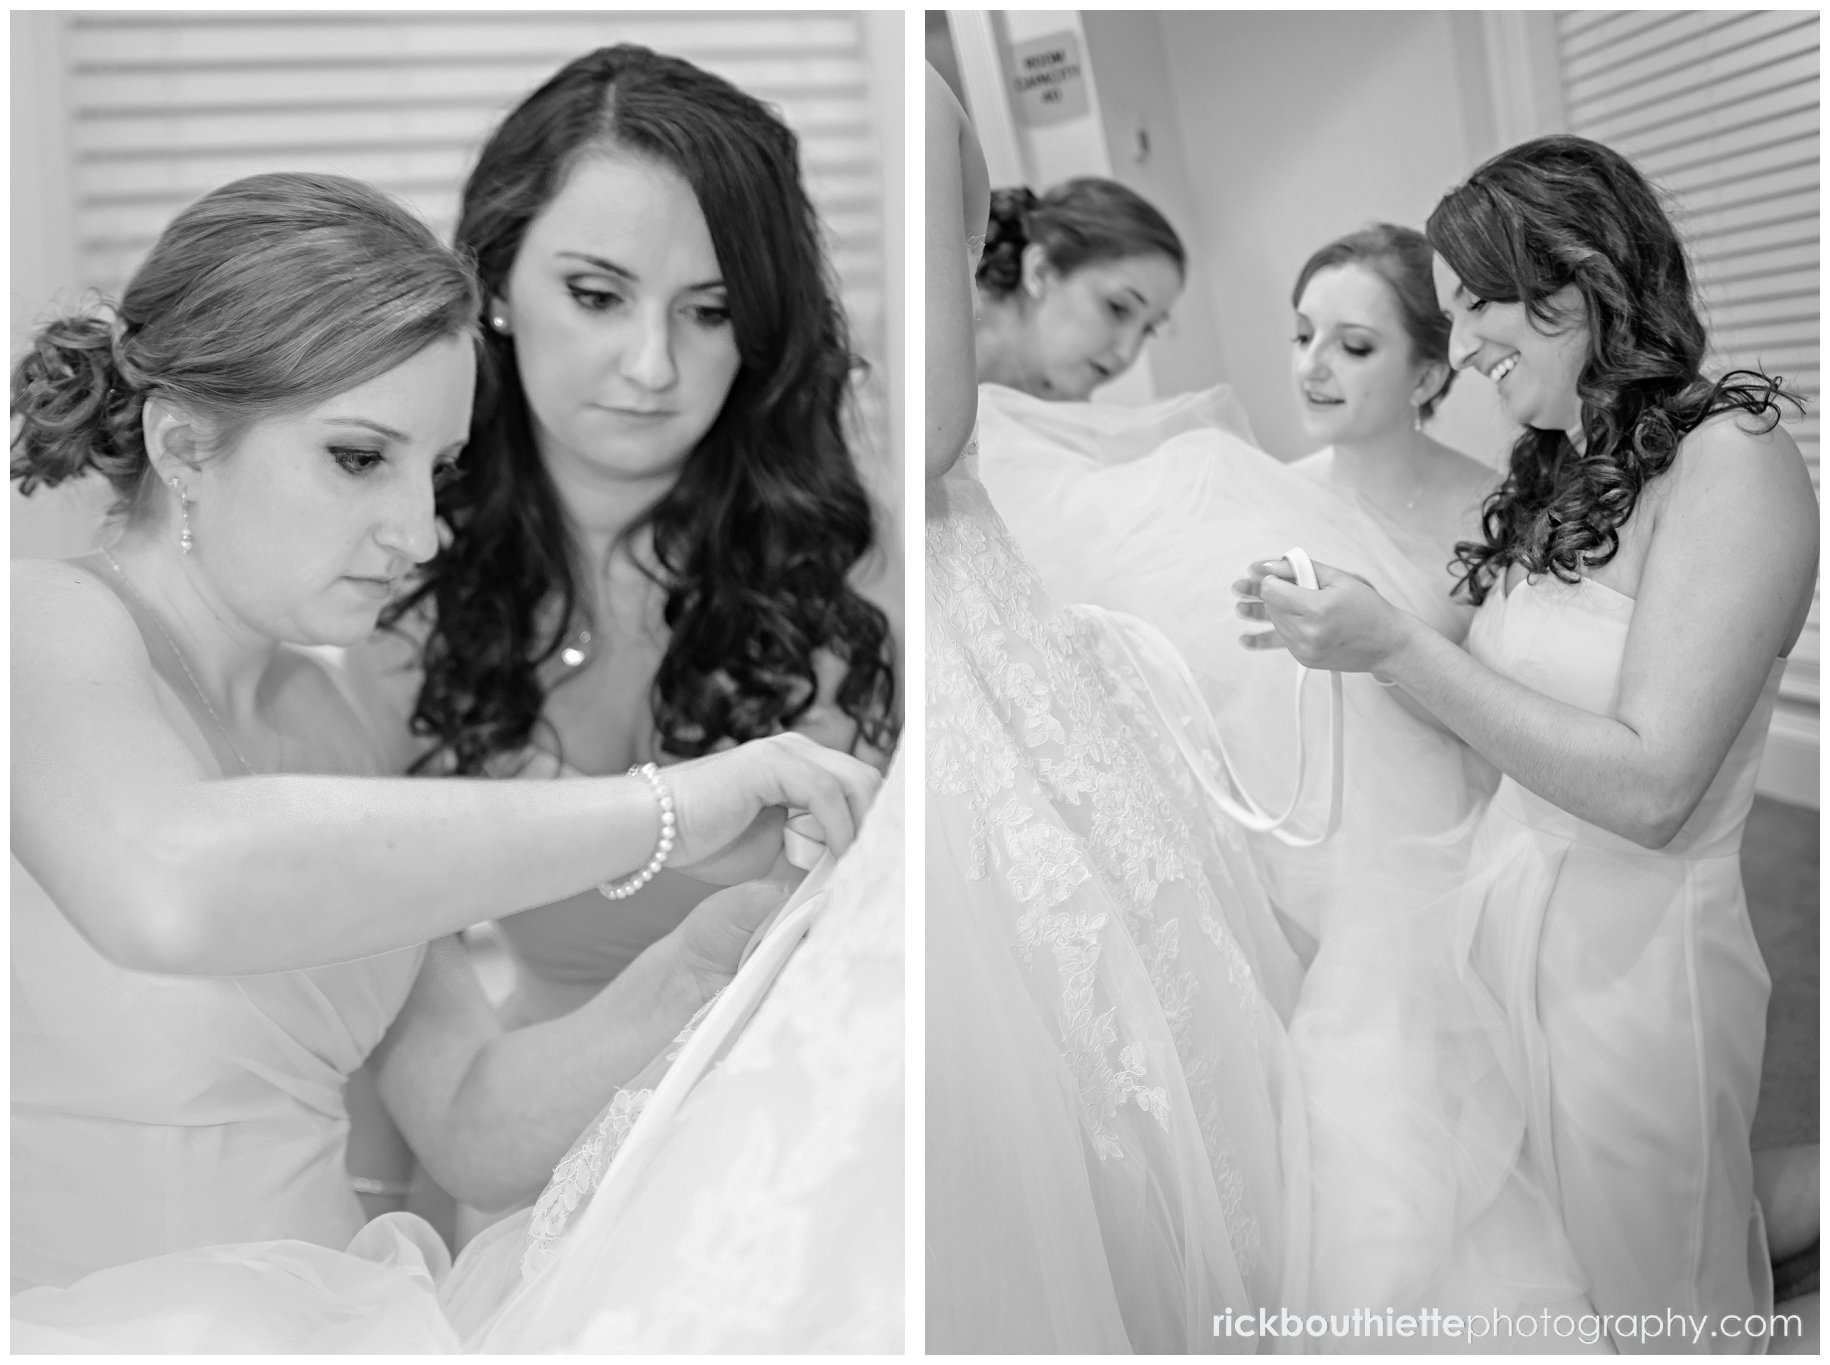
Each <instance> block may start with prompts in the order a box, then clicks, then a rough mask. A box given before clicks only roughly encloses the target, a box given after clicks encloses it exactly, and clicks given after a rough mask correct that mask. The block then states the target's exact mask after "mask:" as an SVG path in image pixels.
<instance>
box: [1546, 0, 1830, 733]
mask: <svg viewBox="0 0 1830 1365" xmlns="http://www.w3.org/2000/svg"><path fill="white" fill-rule="evenodd" d="M1556 29H1557V49H1558V60H1559V67H1560V75H1561V80H1562V89H1563V101H1564V113H1565V116H1566V118H1567V121H1568V127H1569V130H1570V131H1571V132H1573V133H1579V134H1581V135H1582V136H1584V137H1590V138H1594V139H1595V140H1596V141H1598V142H1604V143H1606V144H1607V145H1608V146H1610V147H1613V148H1615V149H1616V150H1618V151H1620V152H1622V153H1624V154H1625V155H1626V156H1628V157H1630V158H1631V159H1632V160H1633V162H1634V164H1635V165H1637V166H1638V167H1639V168H1640V169H1641V170H1642V171H1644V172H1645V173H1646V174H1647V175H1648V176H1649V177H1650V178H1651V179H1652V180H1653V182H1654V183H1655V184H1657V185H1658V186H1659V187H1660V188H1661V189H1662V190H1663V191H1664V192H1665V194H1666V196H1667V199H1668V202H1669V203H1670V206H1671V208H1672V210H1673V216H1674V218H1675V220H1676V222H1677V224H1678V227H1679V230H1680V231H1681V232H1682V233H1683V234H1684V238H1685V241H1686V245H1687V246H1688V248H1689V250H1690V256H1691V262H1692V264H1693V266H1694V268H1695V271H1696V277H1697V286H1698V292H1699V294H1700V297H1701V302H1702V307H1703V321H1704V324H1705V326H1706V327H1707V328H1708V329H1709V336H1710V348H1711V355H1710V361H1709V365H1710V372H1711V373H1719V372H1721V371H1723V370H1728V369H1735V368H1739V367H1747V368H1757V369H1762V370H1765V371H1766V372H1767V373H1769V374H1777V375H1782V376H1784V378H1785V379H1786V381H1787V383H1788V384H1790V385H1791V386H1792V387H1793V388H1794V389H1795V390H1796V391H1797V392H1798V393H1799V394H1801V395H1802V396H1803V397H1804V398H1805V400H1806V403H1807V412H1806V415H1805V416H1804V417H1803V418H1802V419H1789V420H1787V421H1786V423H1785V425H1786V428H1787V430H1789V431H1790V432H1791V433H1792V435H1793V437H1794V438H1795V439H1796V440H1797V441H1798V446H1799V449H1800V450H1801V451H1802V452H1803V453H1804V456H1805V459H1806V461H1807V462H1808V464H1809V465H1810V469H1811V480H1812V483H1813V484H1814V485H1816V484H1817V483H1818V435H1819V422H1820V416H1819V407H1820V403H1821V398H1822V386H1821V383H1820V376H1819V368H1818V288H1819V286H1818V129H1817V125H1818V92H1817V79H1818V18H1817V14H1816V13H1815V11H1809V10H1785V11H1772V12H1747V11H1713V10H1712V11H1687V12H1673V11H1652V10H1635V11H1628V12H1609V13H1601V12H1579V13H1562V14H1559V15H1558V16H1557V24H1556ZM1820 495H1821V489H1820ZM1819 652H1820V629H1819V604H1818V603H1817V602H1813V604H1812V608H1811V619H1810V622H1809V624H1808V625H1807V626H1806V627H1805V633H1804V635H1803V637H1802V638H1801V639H1800V640H1799V642H1798V645H1797V647H1796V648H1795V649H1794V650H1793V653H1792V662H1791V664H1790V665H1789V667H1788V668H1787V670H1786V675H1785V680H1784V682H1783V684H1782V685H1781V697H1782V706H1783V705H1785V704H1789V705H1790V707H1791V709H1792V710H1793V711H1794V712H1795V713H1802V712H1805V711H1808V712H1809V714H1810V718H1811V724H1812V726H1813V727H1815V724H1816V712H1817V709H1818V674H1819Z"/></svg>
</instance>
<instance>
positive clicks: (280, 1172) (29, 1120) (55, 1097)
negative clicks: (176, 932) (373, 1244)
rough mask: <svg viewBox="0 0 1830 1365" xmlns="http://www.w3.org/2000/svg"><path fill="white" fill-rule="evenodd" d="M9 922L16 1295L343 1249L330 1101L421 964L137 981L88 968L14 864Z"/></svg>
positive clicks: (348, 1220) (384, 957)
mask: <svg viewBox="0 0 1830 1365" xmlns="http://www.w3.org/2000/svg"><path fill="white" fill-rule="evenodd" d="M12 907H13V908H12V924H13V929H12V1030H13V1046H12V1066H13V1071H12V1097H13V1150H12V1157H13V1182H12V1200H13V1206H12V1207H13V1213H12V1217H13V1275H14V1282H15V1285H16V1286H17V1285H19V1284H21V1283H27V1284H62V1283H68V1282H69V1281H70V1280H73V1279H75V1278H77V1277H78V1276H80V1275H83V1274H86V1273H87V1272H88V1271H90V1270H94V1269H97V1268H99V1267H101V1266H105V1265H112V1264H117V1263H119V1262H122V1261H127V1260H131V1259H135V1258H137V1257H141V1256H149V1255H154V1254H157V1253H160V1252H164V1251H170V1250H176V1249H181V1248H184V1247H192V1246H202V1245H207V1244H210V1243H215V1242H227V1241H237V1240H248V1239H250V1238H258V1237H298V1238H302V1239H305V1240H308V1241H314V1242H320V1243H322V1244H325V1245H332V1246H341V1245H343V1244H344V1243H345V1242H347V1241H348V1240H349V1237H350V1236H351V1235H352V1234H353V1233H354V1232H355V1230H356V1229H357V1228H358V1227H359V1226H360V1225H361V1222H362V1214H361V1209H360V1206H359V1205H358V1204H357V1203H356V1200H355V1197H354V1195H353V1194H352V1193H351V1191H350V1188H349V1182H348V1179H347V1176H346V1174H345V1172H344V1164H343V1163H344V1146H345V1142H346V1139H347V1134H348V1126H349V1124H348V1117H347V1115H346V1112H345V1109H344V1102H343V1085H344V1082H345V1080H346V1079H347V1078H348V1077H349V1075H350V1074H351V1073H352V1072H354V1071H355V1070H356V1069H357V1068H358V1067H360V1066H361V1065H362V1063H363V1061H364V1060H365V1059H366V1058H367V1056H368V1054H369V1053H370V1051H372V1050H373V1049H374V1047H375V1045H376V1044H377V1043H378V1042H379V1041H380V1040H381V1037H382V1035H383V1033H385V1032H386V1030H387V1028H388V1026H389V1024H390V1023H392V1021H393V1019H394V1017H395V1016H396V1015H397V1014H398V1013H399V1012H400V1009H401V1007H402V1005H403V1004H404V1003H405V1001H406V997H407V992H408V991H409V990H410V989H411V987H412V984H413V980H414V977H415V976H416V975H417V973H418V971H419V965H420V962H421V960H422V958H423V955H424V952H425V949H424V948H423V947H413V948H406V949H400V950H398V951H395V952H391V953H384V954H381V955H378V956H375V957H370V958H364V959H360V960H358V961H355V962H347V963H341V964H338V965H335V966H330V967H322V968H316V969H313V970H310V971H296V972H275V973H270V974H266V975H260V976H244V977H208V978H205V977H176V976H156V975H152V974H149V973H145V972H137V971H130V970H128V969H126V968H123V967H120V966H117V965H115V964H114V963H112V962H110V961H109V960H108V959H106V958H105V957H103V956H102V955H101V954H100V953H98V952H97V951H96V950H95V949H94V948H93V947H92V946H91V945H90V944H89V943H88V941H87V940H86V939H84V938H83V937H82V936H81V935H80V934H79V933H78V932H77V931H76V929H75V928H74V927H73V926H72V924H71V923H70V921H69V920H68V919H67V918H66V917H65V915H64V914H63V912H62V911H60V910H59V909H58V908H57V906H56V905H55V904H54V903H53V902H52V900H51V899H50V897H49V895H48V894H47V893H46V892H45V891H44V889H43V888H42V887H41V886H39V884H38V883H37V881H36V880H34V879H33V877H32V876H31V874H30V873H28V872H27V871H26V869H25V868H24V867H23V866H21V864H20V863H19V861H18V860H17V859H14V860H13V865H12Z"/></svg>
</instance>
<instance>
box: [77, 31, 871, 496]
mask: <svg viewBox="0 0 1830 1365" xmlns="http://www.w3.org/2000/svg"><path fill="white" fill-rule="evenodd" d="M68 21H69V27H68V31H67V33H66V37H65V50H66V53H67V62H68V69H67V72H66V81H65V84H66V89H67V91H68V100H69V116H70V117H69V126H70V150H71V155H72V159H73V163H74V164H73V169H72V174H71V185H72V194H73V197H74V200H75V203H74V210H75V215H74V216H75V232H76V245H77V264H78V271H79V276H80V283H81V284H83V285H85V286H90V287H94V288H97V289H100V290H102V291H104V292H106V293H109V294H111V295H112V294H115V293H117V292H118V291H119V289H120V287H121V286H122V285H123V284H124V283H125V281H126V280H127V278H128V277H129V275H130V274H131V273H132V271H133V269H134V267H135V266H136V265H137V264H138V263H139V261H140V260H141V259H142V258H143V257H144V255H145V253H146V251H147V250H148V248H149V247H150V246H151V245H152V242H153V240H154V239H155V238H156V237H157V235H158V233H159V231H160V229H161V228H163V227H164V225H165V224H166V223H167V222H169V221H170V220H171V218H172V216H173V215H174V214H175V213H177V211H178V210H179V209H181V208H182V207H183V206H184V205H186V204H187V203H189V202H191V201H192V200H193V199H195V198H197V197H198V196H199V195H201V194H203V193H205V192H206V191H208V190H210V189H213V188H215V187H216V186H218V185H221V184H224V183H226V182H228V181H230V180H234V179H236V178H237V177H240V176H244V175H251V174H255V173H257V172H261V171H273V170H310V171H330V172H337V173H341V174H344V175H351V176H356V177H358V178H360V179H363V180H368V181H371V182H372V183H374V184H376V185H379V186H380V187H381V188H383V189H385V190H387V191H389V192H390V193H392V194H394V195H396V196H397V197H399V198H400V199H402V200H404V201H406V202H407V203H408V204H410V205H412V206H413V208H415V209H416V210H417V211H418V212H419V213H420V214H421V215H423V216H424V217H425V218H426V220H427V221H428V222H430V223H431V224H432V225H433V227H434V228H435V229H436V230H437V231H438V232H440V233H441V234H443V235H444V236H445V237H446V239H447V240H449V237H450V234H451V231H452V228H453V226H454V225H455V222H456V218H457V203H458V194H459V191H460V189H461V187H462V184H463V180H464V176H465V174H466V173H467V172H468V170H469V168H470V165H471V163H472V162H473V160H474V159H475V156H476V153H477V151H478V150H479V149H480V148H481V146H482V142H483V139H484V137H485V136H486V135H487V133H488V131H489V130H490V129H491V128H492V127H493V126H494V124H495V123H496V121H497V120H498V119H500V118H501V116H502V115H503V114H505V113H506V112H507V111H508V110H509V109H510V108H511V107H512V106H513V105H514V104H515V103H517V102H518V101H519V100H520V99H521V98H522V97H523V96H525V95H526V94H528V93H529V92H530V91H532V90H533V89H534V88H535V87H536V86H537V85H538V84H540V83H541V82H542V81H544V80H545V79H546V78H547V77H548V76H550V75H552V74H553V72H554V71H556V70H557V69H558V68H559V67H560V66H562V65H563V64H564V63H565V62H567V61H569V60H571V59H572V58H574V57H576V56H579V55H580V54H582V53H584V52H587V51H589V50H591V49H592V48H596V47H601V46H604V45H607V44H611V43H618V42H634V43H641V44H643V45H645V46H648V47H651V48H654V49H655V50H656V51H659V52H665V53H669V54H671V55H674V56H679V57H684V58H685V59H687V60H688V61H691V62H694V63H696V64H698V65H700V66H703V67H705V68H706V69H707V70H709V71H713V72H716V73H717V74H718V75H721V76H723V77H725V78H726V79H727V80H729V81H731V82H732V83H733V84H735V85H737V86H739V87H740V88H742V89H744V90H746V91H748V92H749V93H751V94H753V95H755V96H757V97H758V98H760V99H762V100H763V101H765V102H766V103H768V104H770V105H771V106H773V107H774V108H775V109H776V110H777V112H778V113H779V114H780V115H781V116H782V118H783V119H784V120H785V121H786V122H787V123H788V124H789V126H790V127H792V128H793V129H794V131H795V133H796V134H797V136H798V137H799V138H800V142H801V153H802V163H803V174H804V175H805V177H806V180H807V184H808V189H809V192H810V193H811V195H812V197H813V200H814V203H815V206H816V207H817V208H818V210H819V213H820V216H821V219H822V220H823V222H824V224H825V227H826V230H827V234H828V249H829V251H830V253H831V258H832V261H833V265H834V269H835V271H836V273H837V275H838V277H839V280H840V284H841V290H842V297H843V301H844V305H845V308H846V311H847V314H848V316H849V318H850V320H851V325H852V329H853V335H854V345H856V346H857V348H858V349H859V350H860V351H861V352H862V353H863V354H864V355H865V357H866V358H867V359H868V360H869V361H870V362H871V364H872V370H873V382H871V383H870V384H867V385H866V386H864V388H863V390H862V392H861V394H860V400H861V409H862V418H863V421H864V423H865V425H866V428H867V439H868V441H869V443H870V446H871V447H872V449H873V450H874V451H876V452H887V451H889V450H891V449H892V447H891V445H890V444H889V435H890V433H888V431H887V430H886V425H887V420H886V414H887V402H886V399H885V396H884V387H883V386H884V385H885V383H887V382H889V381H888V377H887V375H886V365H885V358H886V356H887V355H888V354H889V350H888V346H887V330H886V329H887V327H888V326H889V325H890V318H889V315H888V311H887V302H886V298H885V279H886V272H885V266H884V261H883V248H884V241H885V232H884V223H883V212H884V209H883V205H884V199H885V196H884V186H883V185H882V183H881V176H880V167H881V166H882V164H883V157H882V154H881V151H880V146H881V139H883V138H885V137H889V138H895V139H900V138H901V135H902V134H901V129H900V128H892V129H878V128H876V127H874V126H873V123H874V120H873V104H872V98H871V79H872V73H871V67H870V58H869V54H868V52H867V46H866V35H865V32H864V24H863V21H862V19H861V17H860V16H859V15H857V14H856V13H850V12H844V11H825V12H816V13H802V14H786V15H784V14H772V13H770V14H765V13H728V14H727V13H709V12H693V11H676V12H668V11H661V12H658V13H648V14H636V13H614V12H612V13H603V12H597V13H592V12H571V13H556V14H538V13H502V12H487V11H462V10H459V11H444V12H439V11H423V12H411V13H373V12H367V11H322V12H316V13H282V12H259V11H254V12H250V11H236V12H227V11H222V12H210V11H192V12H184V13H157V12H127V13H105V12H96V11H81V12H75V13H72V14H70V15H69V16H68ZM882 462H883V461H882V460H881V458H879V460H878V461H877V463H879V464H881V463H882Z"/></svg>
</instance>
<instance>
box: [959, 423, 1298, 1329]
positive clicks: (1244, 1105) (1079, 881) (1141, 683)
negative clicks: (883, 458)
mask: <svg viewBox="0 0 1830 1365" xmlns="http://www.w3.org/2000/svg"><path fill="white" fill-rule="evenodd" d="M971 464H972V457H971V455H970V453H968V455H967V456H966V457H965V458H963V459H962V460H961V461H960V463H959V465H958V466H956V467H955V468H954V469H953V470H952V471H951V472H949V473H948V474H947V475H946V476H945V477H944V478H943V479H941V480H940V481H938V483H937V484H931V485H930V488H929V495H928V520H927V574H928V613H927V625H928V644H927V726H928V768H927V791H928V818H927V830H926V839H927V859H926V861H927V881H926V902H927V917H928V918H927V938H926V959H927V997H928V998H927V1021H928V1038H927V1142H928V1155H927V1170H928V1176H927V1204H928V1208H927V1252H928V1257H927V1260H928V1272H927V1315H928V1336H927V1345H928V1349H929V1350H930V1351H935V1352H954V1351H988V1352H1003V1351H1037V1352H1058V1351H1075V1352H1081V1351H1085V1352H1094V1351H1098V1352H1108V1351H1121V1352H1122V1351H1163V1352H1190V1351H1216V1350H1228V1349H1231V1350H1239V1349H1249V1346H1248V1343H1247V1342H1245V1341H1244V1340H1243V1339H1240V1338H1233V1339H1228V1338H1224V1337H1218V1336H1216V1334H1215V1332H1214V1330H1213V1323H1214V1321H1215V1319H1216V1318H1217V1317H1218V1316H1219V1315H1221V1314H1223V1313H1225V1312H1226V1311H1227V1310H1229V1309H1231V1310H1235V1311H1237V1312H1251V1313H1255V1312H1256V1311H1257V1310H1258V1308H1260V1307H1261V1306H1272V1305H1276V1304H1279V1303H1281V1302H1293V1301H1294V1302H1300V1300H1301V1296H1302V1288H1301V1278H1302V1275H1303V1273H1304V1270H1305V1267H1306V1263H1307V1246H1306V1242H1305V1239H1304V1232H1305V1229H1306V1218H1305V1217H1304V1215H1303V1210H1302V1207H1301V1201H1302V1199H1303V1197H1304V1194H1305V1192H1306V1190H1307V1181H1308V1177H1307V1172H1306V1155H1305V1152H1306V1149H1305V1144H1304V1142H1303V1136H1302V1134H1303V1116H1302V1105H1301V1100H1300V1095H1299V1094H1298V1092H1297V1091H1296V1089H1295V1087H1294V1084H1293V1063H1292V1059H1291V1056H1290V1052H1289V1045H1288V1041H1287V1038H1286V1035H1285V1031H1284V1027H1283V1022H1282V1015H1283V1014H1284V1013H1285V1012H1286V1011H1287V1010H1288V1009H1289V1007H1290V1005H1291V1002H1292V1000H1293V998H1294V994H1295V989H1296V985H1297V966H1296V962H1295V958H1294V955H1293V954H1292V953H1291V952H1290V950H1289V948H1288V945H1287V944H1286V943H1285V942H1284V941H1283V939H1282V935H1281V933H1280V931H1279V930H1278V928H1277V926H1276V923H1275V921H1274V919H1273V918H1272V916H1271V915H1270V912H1269V909H1268V906H1267V904H1266V902H1265V900H1264V897H1263V894H1262V892H1261V891H1260V889H1259V887H1258V885H1257V882H1256V878H1255V876H1254V874H1253V873H1252V870H1251V866H1250V861H1249V858H1248V856H1247V852H1246V849H1245V847H1244V845H1243V843H1242V842H1241V841H1240V840H1239V839H1238V838H1237V836H1236V834H1234V833H1233V832H1232V831H1230V830H1229V829H1228V828H1227V827H1226V826H1224V825H1223V824H1221V823H1219V822H1217V821H1216V820H1215V819H1214V818H1213V814H1212V812H1211V810H1210V809H1209V807H1208V805H1207V802H1206V800H1205V798H1204V796H1203V795H1202V793H1201V790H1200V788H1199V787H1198V786H1197V784H1196V783H1195V781H1194V779H1193V775H1192V774H1191V772H1190V771H1189V770H1188V769H1187V768H1186V767H1185V766H1184V765H1183V763H1182V760H1181V759H1180V757H1179V753H1178V749H1177V747H1176V744H1175V742H1174V738H1173V735H1172V727H1173V726H1174V725H1176V724H1179V723H1181V721H1180V720H1179V718H1172V717H1170V716H1167V715H1165V714H1163V713H1162V712H1161V711H1159V710H1158V709H1157V708H1156V707H1154V706H1153V705H1152V704H1151V702H1150V701H1149V699H1148V696H1147V693H1146V686H1145V681H1146V680H1145V679H1143V678H1142V677H1140V676H1139V675H1138V673H1137V672H1136V671H1135V669H1133V668H1132V666H1131V665H1130V664H1129V662H1128V659H1129V657H1130V656H1131V654H1132V653H1133V652H1134V651H1133V650H1132V649H1131V647H1130V646H1129V645H1128V644H1127V643H1126V642H1127V641H1128V640H1130V641H1135V642H1136V644H1137V646H1138V648H1139V649H1142V650H1144V651H1146V652H1148V651H1151V650H1154V649H1157V648H1159V647H1160V637H1156V636H1155V634H1154V632H1152V631H1150V629H1149V628H1148V627H1146V626H1144V625H1143V624H1142V623H1140V622H1135V621H1129V620H1127V619H1125V618H1122V617H1117V616H1114V615H1112V614H1109V613H1103V612H1099V611H1097V610H1065V611H1064V610H1060V609H1058V608H1057V607H1056V606H1055V605H1054V604H1053V603H1052V602H1051V601H1050V600H1049V598H1048V596H1047V594H1045V593H1044V592H1043V591H1042V589H1041V587H1040V586H1039V584H1038V583H1037V582H1036V580H1035V577H1034V575H1033V573H1032V572H1031V571H1030V569H1029V568H1028V566H1027V565H1026V564H1025V563H1024V561H1023V558H1022V556H1021V555H1020V554H1019V553H1018V551H1017V549H1016V547H1015V545H1014V544H1013V542H1012V541H1011V539H1010V537H1009V535H1008V533H1007V532H1006V531H1005V529H1004V527H1003V525H1002V524H1001V523H1000V522H999V520H998V517H997V515H996V513H994V512H993V511H992V510H991V506H990V504H989V501H988V500H987V498H986V496H985V492H984V489H983V488H982V487H981V486H980V485H979V484H978V482H977V480H976V478H975V477H974V474H973V471H972V467H971ZM1183 676H1184V677H1185V674H1184V675H1183ZM1168 682H1169V683H1170V684H1174V682H1175V680H1174V679H1170V680H1168Z"/></svg>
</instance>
